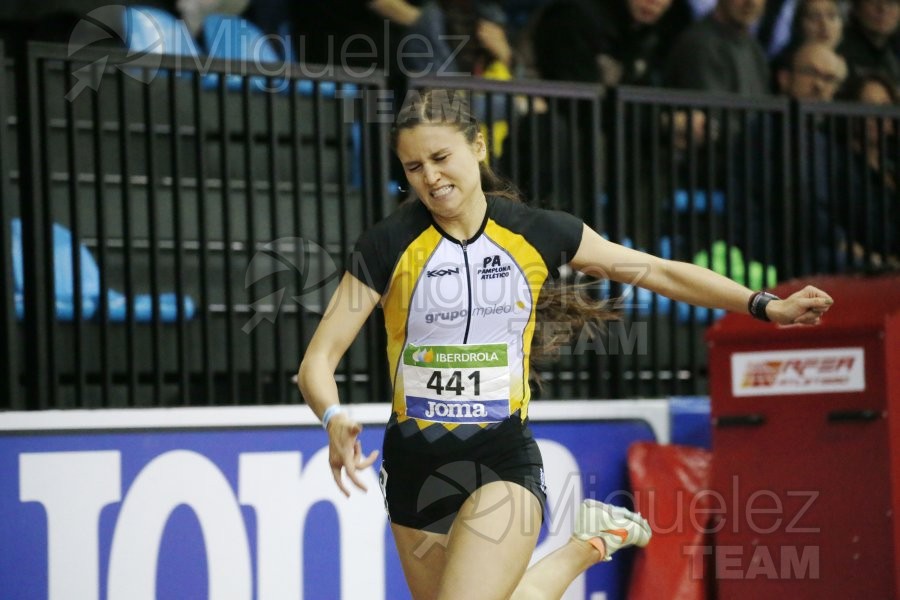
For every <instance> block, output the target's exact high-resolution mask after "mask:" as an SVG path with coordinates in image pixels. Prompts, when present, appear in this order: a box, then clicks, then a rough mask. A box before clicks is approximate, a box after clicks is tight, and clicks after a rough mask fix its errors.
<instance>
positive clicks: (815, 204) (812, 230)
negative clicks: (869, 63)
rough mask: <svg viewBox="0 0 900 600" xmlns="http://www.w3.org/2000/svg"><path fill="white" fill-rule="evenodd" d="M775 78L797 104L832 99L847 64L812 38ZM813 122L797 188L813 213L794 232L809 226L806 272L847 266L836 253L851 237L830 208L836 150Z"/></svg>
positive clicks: (832, 269) (809, 129) (845, 72)
mask: <svg viewBox="0 0 900 600" xmlns="http://www.w3.org/2000/svg"><path fill="white" fill-rule="evenodd" d="M776 77H777V79H778V86H779V87H780V88H781V93H782V94H785V95H787V96H790V97H791V98H793V99H794V100H797V101H798V102H830V101H831V100H833V99H834V96H835V94H836V93H837V91H838V90H839V89H840V87H841V85H842V84H843V83H844V80H845V79H846V77H847V63H846V62H844V59H843V58H841V57H840V56H838V55H837V54H836V53H835V52H834V50H832V49H831V48H829V47H828V46H827V45H825V44H822V43H820V42H809V43H806V44H804V45H802V46H800V47H799V48H797V50H796V51H795V52H794V54H793V56H792V57H791V58H790V59H789V61H788V67H787V68H785V69H781V70H779V71H778V73H776ZM811 125H812V126H811V127H809V128H808V129H807V133H808V134H809V135H808V138H807V140H808V141H807V144H808V149H809V150H810V151H804V152H802V155H803V156H804V165H805V167H803V168H804V170H805V171H806V173H807V175H808V180H807V183H806V184H805V186H806V188H805V190H804V191H803V192H801V191H800V190H799V189H798V190H796V191H795V195H796V196H798V197H799V196H800V195H801V194H802V193H805V194H807V197H808V198H809V210H810V212H809V213H808V214H807V215H806V216H805V217H801V218H800V219H798V220H797V224H796V226H797V228H798V231H796V232H795V233H796V234H797V235H798V236H801V235H803V233H802V232H801V231H799V230H800V229H806V233H805V235H806V236H807V237H805V238H801V239H809V240H811V241H812V243H813V245H814V246H815V255H814V256H813V262H812V264H807V265H804V267H803V270H804V271H805V272H811V273H824V272H833V271H840V270H841V269H843V268H844V263H843V260H842V258H843V254H840V253H836V252H835V248H836V247H838V246H841V245H844V244H846V237H847V236H846V233H845V231H844V229H843V227H842V226H841V223H840V222H839V220H834V219H832V216H831V215H832V214H833V213H834V212H835V211H833V210H832V207H831V201H832V200H831V198H832V193H831V192H832V191H833V190H829V181H830V179H829V177H828V173H829V168H830V165H831V164H832V163H831V162H830V161H829V156H831V155H833V154H834V153H833V152H831V150H832V149H831V148H830V146H829V140H828V136H826V135H825V134H824V131H823V130H822V128H821V125H822V123H820V122H818V121H817V122H814V123H812V124H811Z"/></svg>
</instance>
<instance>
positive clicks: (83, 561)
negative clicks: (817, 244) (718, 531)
mask: <svg viewBox="0 0 900 600" xmlns="http://www.w3.org/2000/svg"><path fill="white" fill-rule="evenodd" d="M352 410H353V411H354V417H355V418H357V419H359V420H360V421H362V422H363V423H366V424H367V426H366V428H365V430H364V431H363V433H362V436H361V440H362V444H363V450H364V451H368V450H369V449H374V448H380V446H381V436H382V434H383V423H384V422H385V421H386V419H387V416H388V414H389V407H388V406H387V405H365V406H357V407H353V408H352ZM531 416H532V429H533V431H534V434H535V437H536V438H537V439H538V442H539V445H540V447H541V451H542V453H543V456H544V463H545V473H546V478H547V481H546V482H547V487H548V514H547V515H546V516H545V521H544V524H543V528H542V532H541V536H540V539H539V542H538V547H537V550H536V551H535V560H537V559H539V558H540V557H542V556H544V555H546V554H547V553H549V552H550V551H552V550H553V549H555V548H556V547H558V546H560V545H562V544H563V543H565V541H566V540H567V539H568V537H569V536H570V535H571V531H572V525H573V522H574V517H575V510H576V509H577V506H578V504H579V503H580V501H581V500H582V499H583V498H586V497H593V498H597V499H601V500H606V501H612V502H615V503H619V504H628V503H629V495H628V492H627V490H628V486H627V477H626V464H625V455H626V452H627V449H628V446H629V445H630V444H631V443H632V442H634V441H637V440H652V439H659V440H660V441H663V442H665V441H668V436H669V429H668V409H667V407H666V403H665V402H664V401H658V402H657V401H641V402H543V403H541V402H535V403H534V404H533V405H532V409H531ZM378 466H379V464H378V462H376V464H375V466H373V468H372V469H371V470H370V471H368V472H367V473H366V474H365V482H366V483H367V484H368V488H369V491H368V493H365V494H364V493H361V492H357V493H354V494H352V496H351V498H349V499H347V498H345V497H344V496H343V495H342V494H341V493H340V491H339V490H338V488H337V486H336V485H335V483H334V481H333V478H332V474H331V471H330V468H329V465H328V447H327V437H326V435H325V433H324V432H323V431H322V429H321V427H320V426H319V425H318V423H317V421H315V419H314V417H313V416H312V414H311V411H309V410H308V409H307V408H305V407H271V408H255V407H254V408H215V409H213V408H210V409H159V410H125V411H68V412H55V411H48V412H43V413H6V414H3V415H0V481H2V486H0V547H2V551H0V590H3V591H2V596H3V597H4V598H15V599H17V600H30V599H35V600H36V599H49V600H61V599H63V598H66V599H68V598H78V599H79V600H94V599H98V600H107V599H109V600H125V599H127V600H144V599H146V600H156V599H159V600H165V599H172V600H174V599H179V600H183V599H185V598H191V599H202V598H209V599H214V600H218V599H235V600H272V599H275V598H291V599H301V598H306V599H312V600H318V599H322V600H334V599H345V600H350V599H353V600H356V599H360V598H365V599H367V600H382V599H391V600H394V599H407V598H409V597H410V596H409V593H408V591H407V590H406V587H405V584H404V580H403V576H402V573H401V569H400V564H399V560H398V558H397V554H396V551H395V550H394V548H393V541H392V539H391V534H390V528H389V526H388V521H387V515H386V513H385V510H384V505H383V500H382V498H381V494H380V491H379V488H378V471H377V467H378ZM427 550H428V549H427V548H423V549H422V551H423V552H427ZM629 558H630V555H629V554H628V553H627V552H624V551H623V552H622V554H621V555H617V556H616V560H614V561H612V562H611V563H603V564H600V565H597V566H595V567H592V568H591V569H589V570H588V572H587V573H586V574H585V575H583V576H582V577H580V578H579V579H578V580H576V581H575V582H574V583H573V585H572V586H571V587H570V589H569V590H568V592H567V594H566V596H565V598H566V599H567V600H575V599H577V600H614V599H619V598H623V597H624V592H625V585H626V581H627V574H628V565H629V560H628V559H629Z"/></svg>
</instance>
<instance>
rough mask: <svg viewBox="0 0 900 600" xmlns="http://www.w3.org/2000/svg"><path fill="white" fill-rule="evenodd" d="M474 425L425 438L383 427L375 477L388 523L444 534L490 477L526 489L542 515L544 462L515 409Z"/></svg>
mask: <svg viewBox="0 0 900 600" xmlns="http://www.w3.org/2000/svg"><path fill="white" fill-rule="evenodd" d="M410 424H411V423H410ZM474 427H475V426H472V425H468V426H466V425H464V426H462V427H461V428H460V431H457V432H456V433H455V434H454V432H452V431H450V432H447V431H446V430H445V431H444V433H443V435H441V436H440V437H439V438H437V439H431V440H430V439H428V433H429V432H428V429H425V430H422V431H419V430H416V431H413V430H412V428H409V429H405V428H403V427H402V425H398V424H397V423H396V422H395V421H392V422H391V423H390V424H389V425H388V427H387V430H386V431H385V436H384V447H383V453H382V457H383V460H382V465H381V475H380V477H379V480H380V483H381V490H382V493H383V494H384V497H385V507H386V508H387V511H388V516H389V517H390V520H391V522H392V523H396V524H398V525H403V526H406V527H411V528H413V529H423V530H425V531H431V532H435V533H447V532H448V531H450V525H451V524H452V523H453V519H454V518H455V517H456V513H457V512H458V511H459V509H460V507H461V506H462V504H463V502H465V500H466V499H467V498H468V497H469V495H470V494H471V493H472V492H474V491H475V490H476V489H478V488H479V487H481V486H483V485H485V484H487V483H491V482H493V481H510V482H512V483H517V484H519V485H521V486H522V487H524V488H525V489H527V490H529V491H531V493H533V494H534V495H535V497H536V498H537V499H538V500H539V501H540V503H541V513H542V514H543V510H544V506H545V505H546V502H547V496H546V491H545V486H544V468H543V461H542V459H541V452H540V450H539V448H538V445H537V442H536V441H535V440H534V436H533V435H532V433H531V430H530V429H529V427H528V425H527V423H522V421H520V420H519V415H518V413H516V414H514V415H513V416H511V417H509V418H508V419H506V420H504V421H502V422H500V423H497V424H496V425H494V426H492V427H489V428H485V429H481V428H477V431H476V430H475V429H474ZM469 428H473V429H471V430H469ZM429 429H430V428H429ZM441 429H442V428H441ZM435 431H437V428H435ZM465 434H469V435H468V436H466V437H464V439H461V436H464V435H465Z"/></svg>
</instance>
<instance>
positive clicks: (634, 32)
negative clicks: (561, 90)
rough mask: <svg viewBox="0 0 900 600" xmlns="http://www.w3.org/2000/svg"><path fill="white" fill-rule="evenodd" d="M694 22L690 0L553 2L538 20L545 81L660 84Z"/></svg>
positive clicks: (536, 38)
mask: <svg viewBox="0 0 900 600" xmlns="http://www.w3.org/2000/svg"><path fill="white" fill-rule="evenodd" d="M690 22H691V11H690V7H689V6H688V4H687V2H686V1H685V0H605V1H604V0H554V1H553V2H551V3H550V4H548V5H547V6H546V7H545V8H544V9H543V10H542V12H541V13H540V14H539V15H538V16H537V17H536V22H535V24H534V29H533V32H532V36H533V37H532V47H533V52H534V62H535V68H536V70H537V73H538V75H539V76H540V77H541V78H542V79H553V80H558V81H581V82H587V83H602V84H604V85H609V86H614V85H619V84H624V85H660V84H661V83H662V73H661V66H662V63H663V60H664V57H665V56H666V54H667V53H668V51H669V49H670V48H671V46H672V42H673V41H674V38H675V37H676V35H677V34H678V33H680V32H681V31H682V30H683V29H684V28H685V27H687V26H688V25H689V24H690Z"/></svg>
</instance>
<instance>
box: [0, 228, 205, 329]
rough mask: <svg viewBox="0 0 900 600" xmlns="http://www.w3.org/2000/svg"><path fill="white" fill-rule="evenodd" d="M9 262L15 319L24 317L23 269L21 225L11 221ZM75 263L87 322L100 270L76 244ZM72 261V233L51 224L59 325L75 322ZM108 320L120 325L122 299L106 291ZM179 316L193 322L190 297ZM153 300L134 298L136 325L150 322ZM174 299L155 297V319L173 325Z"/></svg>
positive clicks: (95, 298) (97, 301)
mask: <svg viewBox="0 0 900 600" xmlns="http://www.w3.org/2000/svg"><path fill="white" fill-rule="evenodd" d="M10 225H11V230H12V262H13V288H14V289H13V296H14V298H15V304H16V317H17V318H18V319H20V320H21V319H23V318H24V317H25V298H24V290H25V268H24V261H23V257H22V247H23V246H22V222H21V220H19V219H12V221H11V224H10ZM78 248H79V260H80V265H79V267H80V269H81V303H82V304H81V316H82V318H83V319H91V318H93V317H94V316H95V315H96V314H97V309H98V308H99V305H100V267H99V266H98V265H97V261H95V260H94V257H93V255H92V254H91V252H90V250H88V248H87V247H86V246H85V245H84V244H79V245H78ZM74 270H75V269H74V261H73V260H72V232H71V231H69V229H68V228H66V227H63V226H62V225H59V224H57V223H54V224H53V285H54V288H55V289H54V291H55V293H56V302H55V304H56V318H57V319H59V320H60V321H72V320H73V319H74V318H75V299H74V297H75V277H74ZM107 299H108V303H109V319H110V321H112V322H121V321H124V320H125V318H126V305H127V302H126V297H125V296H124V294H122V293H120V292H117V291H115V290H112V289H111V290H108V296H107ZM182 303H183V304H182V315H183V318H184V319H185V320H187V319H191V318H193V316H194V314H195V313H196V307H195V305H194V301H193V299H192V298H191V297H190V296H185V297H184V298H183V299H182ZM152 306H153V297H152V296H149V295H146V294H145V295H138V296H135V297H134V299H133V302H132V308H133V310H134V318H135V320H136V321H138V322H148V321H150V320H152V316H153V312H152ZM177 306H178V297H177V296H176V295H175V294H171V293H164V294H160V295H159V315H160V317H159V318H160V321H162V322H173V321H175V320H176V319H177V317H178V315H177Z"/></svg>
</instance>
